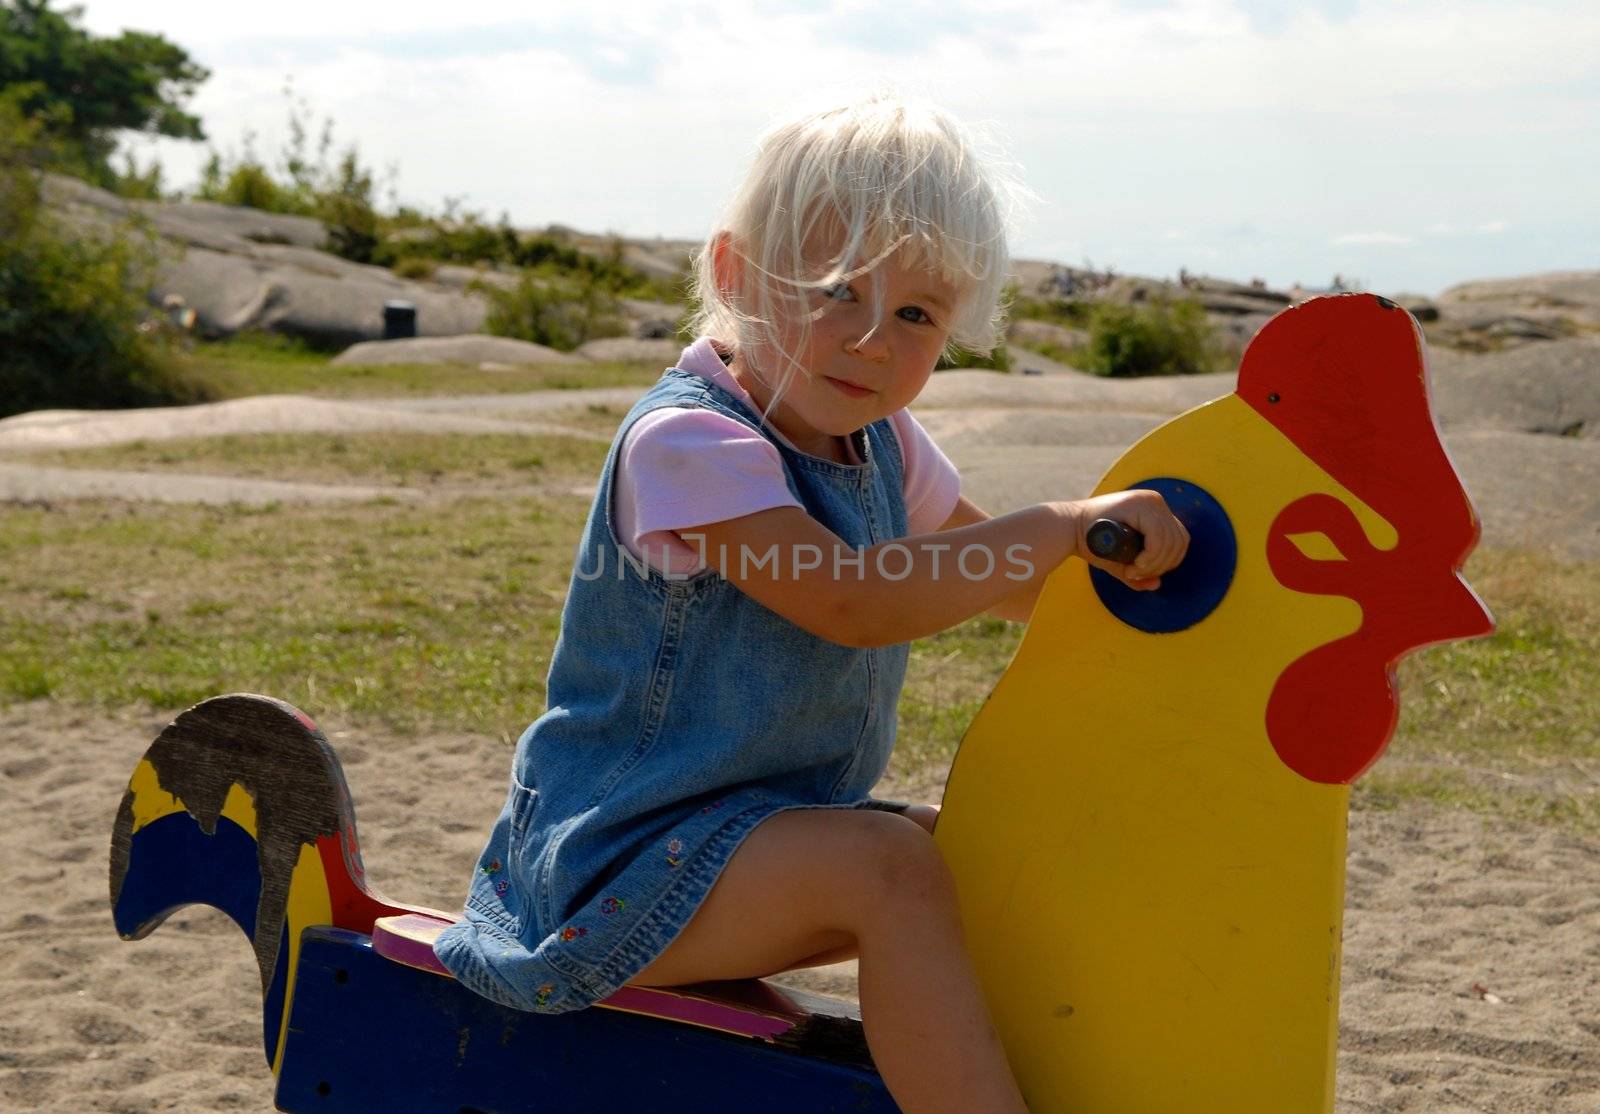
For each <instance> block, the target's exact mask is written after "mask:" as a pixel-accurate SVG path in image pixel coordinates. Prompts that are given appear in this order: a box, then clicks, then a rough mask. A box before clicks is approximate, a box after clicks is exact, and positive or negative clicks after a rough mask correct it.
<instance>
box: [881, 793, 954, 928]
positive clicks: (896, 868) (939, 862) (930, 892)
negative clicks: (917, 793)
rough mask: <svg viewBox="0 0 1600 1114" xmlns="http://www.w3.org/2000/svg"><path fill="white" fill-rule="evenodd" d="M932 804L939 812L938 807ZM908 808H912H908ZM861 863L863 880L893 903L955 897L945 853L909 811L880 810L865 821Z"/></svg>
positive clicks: (928, 824) (940, 900)
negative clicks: (905, 813)
mask: <svg viewBox="0 0 1600 1114" xmlns="http://www.w3.org/2000/svg"><path fill="white" fill-rule="evenodd" d="M913 807H918V808H929V809H930V811H931V812H932V813H933V814H934V815H935V816H936V815H937V814H938V810H937V809H931V806H913ZM908 812H909V810H908ZM866 828H867V830H866V832H865V833H864V837H865V838H864V841H863V844H864V845H863V847H862V849H861V858H860V862H861V865H862V866H863V867H864V868H865V869H864V871H863V882H864V883H865V884H866V885H867V886H868V887H869V888H870V889H872V890H873V891H875V892H876V893H877V894H878V895H879V896H880V899H881V900H884V901H887V902H888V903H889V904H890V905H891V906H904V905H905V904H906V903H912V904H929V903H935V904H936V903H943V902H948V901H952V900H953V899H954V895H955V882H954V879H953V877H952V876H951V874H950V868H949V867H948V866H947V865H946V864H945V861H944V856H943V855H942V854H940V852H939V848H938V846H937V845H936V844H935V843H934V842H933V838H932V836H931V835H930V834H929V833H930V831H931V828H932V817H928V823H927V824H926V825H925V824H923V823H922V821H921V820H919V819H917V818H916V817H912V816H910V815H902V814H895V813H877V814H876V815H875V816H874V817H873V820H872V822H871V823H869V824H868V825H866Z"/></svg>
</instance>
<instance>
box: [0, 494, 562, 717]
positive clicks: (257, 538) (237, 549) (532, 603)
mask: <svg viewBox="0 0 1600 1114" xmlns="http://www.w3.org/2000/svg"><path fill="white" fill-rule="evenodd" d="M581 516H582V509H581V506H580V504H579V501H578V500H572V499H569V500H563V501H547V500H539V499H513V498H498V499H492V500H491V499H460V500H452V501H449V502H446V503H436V504H434V505H431V506H429V507H427V508H426V509H424V508H419V507H413V506H406V505H384V504H367V505H362V506H356V507H339V508H331V509H330V508H326V507H293V508H281V509H279V510H276V511H273V512H270V513H252V512H245V511H241V510H236V509H230V508H213V507H143V506H125V505H117V504H101V505H83V504H80V505H78V506H75V507H73V508H72V509H70V510H67V511H60V510H49V509H43V508H33V507H12V508H7V509H5V510H3V511H0V566H3V567H4V568H5V569H6V570H7V575H6V579H5V581H4V583H3V584H0V648H3V653H0V659H3V660H4V661H5V663H6V666H5V668H4V670H0V700H26V699H34V698H37V697H39V696H45V695H49V696H52V697H55V698H56V699H59V700H63V701H68V702H72V703H82V704H89V705H106V706H126V705H129V704H140V705H148V706H150V707H152V708H156V709H160V710H172V709H177V708H181V707H184V706H187V705H188V704H191V703H194V702H195V701H197V700H200V699H203V698H205V697H207V696H212V695H216V694H218V693H222V692H231V691H254V692H265V693H270V694H272V695H275V696H279V697H282V698H283V699H286V700H289V701H292V702H294V703H296V704H300V705H302V706H303V707H305V708H306V709H308V710H309V711H312V712H314V713H316V714H319V715H326V714H339V715H356V716H362V717H369V718H372V719H375V720H378V721H380V722H383V723H386V724H389V725H391V726H394V727H396V728H401V729H407V728H413V727H418V726H424V725H449V726H453V727H460V728H465V729H470V730H477V731H493V732H495V733H499V732H502V731H505V730H507V729H508V728H511V727H513V726H514V727H515V728H516V729H517V730H519V731H520V729H521V726H523V725H524V724H525V723H526V722H527V721H529V720H531V719H532V718H533V716H534V715H536V714H538V712H539V711H540V710H542V702H543V680H544V676H545V672H546V670H547V668H548V665H549V651H550V649H551V647H552V646H553V645H554V643H555V636H556V629H557V626H558V624H559V620H560V601H561V598H562V595H563V593H564V591H565V587H566V581H567V576H568V574H569V572H570V567H571V560H572V544H573V536H574V531H575V525H574V524H575V522H576V521H578V520H579V519H581ZM86 582H87V583H93V584H94V588H93V589H92V590H90V591H89V592H88V593H87V594H85V595H82V596H79V595H77V594H68V593H60V592H58V591H57V590H56V589H58V588H59V587H60V586H61V585H64V584H83V583H86Z"/></svg>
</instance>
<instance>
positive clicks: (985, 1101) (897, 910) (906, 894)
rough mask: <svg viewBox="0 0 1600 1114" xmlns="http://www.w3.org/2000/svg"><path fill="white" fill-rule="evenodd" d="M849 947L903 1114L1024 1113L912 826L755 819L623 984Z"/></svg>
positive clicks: (858, 817) (945, 880)
mask: <svg viewBox="0 0 1600 1114" xmlns="http://www.w3.org/2000/svg"><path fill="white" fill-rule="evenodd" d="M919 819H920V817H919ZM852 947H854V948H858V949H859V952H860V960H861V979H860V988H861V1020H862V1024H863V1025H864V1026H865V1028H866V1034H867V1043H868V1044H869V1045H870V1046H871V1049H872V1056H873V1060H874V1061H875V1062H876V1063H877V1065H878V1071H879V1072H880V1073H881V1074H882V1076H883V1080H884V1083H885V1084H886V1085H887V1086H888V1088H889V1091H890V1093H891V1094H892V1095H893V1096H894V1098H895V1101H896V1102H898V1103H899V1104H900V1106H901V1108H902V1109H904V1110H905V1111H907V1112H908V1114H937V1112H942V1111H950V1112H957V1111H959V1112H961V1114H974V1112H978V1111H982V1112H983V1114H1002V1112H1017V1111H1025V1110H1026V1109H1027V1108H1026V1107H1025V1106H1024V1105H1023V1101H1022V1096H1021V1094H1020V1092H1019V1091H1018V1090H1017V1084H1016V1081H1015V1079H1014V1078H1013V1077H1012V1075H1011V1069H1010V1067H1009V1066H1008V1065H1007V1063H1006V1058H1005V1051H1004V1049H1002V1048H1001V1046H1000V1041H999V1039H998V1038H997V1037H996V1035H995V1032H994V1026H993V1024H992V1023H991V1022H990V1020H989V1012H988V1007H987V1006H986V1005H985V1003H984V1000H983V994H982V991H981V990H980V989H979V987H978V981H977V977H976V976H975V975H974V973H973V970H972V962H971V960H970V959H969V958H968V957H967V951H966V946H965V943H964V942H963V938H962V932H961V918H960V912H959V909H958V907H957V904H956V895H955V886H954V884H953V882H952V880H951V877H950V872H949V869H948V868H947V867H946V866H945V864H944V860H943V858H942V857H940V855H939V850H938V848H937V847H936V846H934V843H933V840H932V839H931V838H930V836H929V834H928V832H927V830H925V828H924V827H923V826H921V825H920V824H919V823H918V822H917V820H916V819H908V818H907V817H905V816H899V815H896V814H894V813H889V812H877V811H872V810H860V811H850V812H845V811H841V810H825V809H808V810H796V811H791V812H781V813H778V814H777V815H775V816H772V817H770V818H768V819H767V820H765V821H763V822H762V823H761V824H760V825H758V826H757V827H756V829H755V830H754V831H752V832H751V833H750V835H748V836H747V837H746V838H745V840H744V842H743V843H742V844H740V846H739V849H738V851H737V852H735V854H734V856H733V858H732V860H730V861H729V863H728V866H727V868H726V869H725V870H724V871H723V872H722V876H721V877H720V878H719V879H718V880H717V883H716V885H715V886H713V887H712V889H711V893H710V894H709V895H708V896H707V897H706V900H705V903H704V904H703V905H702V906H701V907H700V910H699V912H697V913H696V914H695V917H694V919H693V920H691V921H690V922H689V924H688V926H687V927H686V928H685V929H684V930H683V932H682V934H681V935H679V937H678V938H677V939H676V940H674V941H673V943H672V945H671V946H670V947H668V948H667V950H666V951H665V952H663V953H662V955H661V956H660V957H659V958H658V959H657V960H656V961H655V962H654V963H652V964H651V965H650V966H649V967H647V968H645V969H644V970H643V971H642V972H640V974H639V976H638V977H637V978H635V979H634V980H633V981H634V983H635V984H636V985H640V986H676V985H679V984H682V983H689V982H701V981H704V980H708V979H736V978H749V977H754V976H761V975H770V974H774V973H776V972H778V971H784V970H788V969H790V968H792V967H795V966H797V965H800V964H802V963H806V962H808V961H816V960H818V959H820V958H822V957H825V956H828V955H830V954H832V955H834V956H836V957H837V958H839V959H842V958H847V957H848V953H849V950H850V949H851V948H852ZM824 961H827V962H832V961H833V960H832V959H827V960H824Z"/></svg>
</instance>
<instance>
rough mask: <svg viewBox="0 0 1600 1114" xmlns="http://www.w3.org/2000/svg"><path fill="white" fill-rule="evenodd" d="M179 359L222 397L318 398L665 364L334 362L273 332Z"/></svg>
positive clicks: (503, 386)
mask: <svg viewBox="0 0 1600 1114" xmlns="http://www.w3.org/2000/svg"><path fill="white" fill-rule="evenodd" d="M180 359H181V361H182V363H183V364H184V365H185V367H186V368H187V369H188V370H189V371H190V373H192V375H193V376H194V377H195V378H196V379H197V380H198V381H200V382H202V383H204V384H205V385H206V386H207V387H208V388H209V389H210V391H211V392H212V393H213V394H214V395H215V396H216V397H218V398H244V397H246V396H250V395H277V394H295V395H312V396H315V397H318V398H394V397H415V396H424V395H443V394H454V395H472V394H514V393H520V392H523V391H543V390H578V389H581V388H585V387H633V386H638V387H645V386H649V385H650V384H651V383H654V382H655V381H656V380H657V379H658V378H660V376H661V368H660V367H658V366H657V365H655V364H653V363H649V364H642V363H594V364H544V365H538V366H533V367H519V368H512V369H508V370H503V371H496V370H487V371H486V370H484V369H482V368H480V367H478V366H477V365H476V364H407V365H400V366H396V367H334V366H333V365H332V363H331V361H332V359H333V355H332V354H331V353H328V352H319V351H317V350H316V349H313V348H311V347H309V346H307V345H306V344H304V343H302V342H299V341H296V340H294V339H292V338H286V337H280V336H274V335H271V334H254V335H252V334H242V335H240V336H237V337H233V338H230V339H228V340H222V341H201V342H199V343H197V344H196V345H195V347H194V350H193V351H191V352H188V353H186V354H184V355H183V356H182V357H180Z"/></svg>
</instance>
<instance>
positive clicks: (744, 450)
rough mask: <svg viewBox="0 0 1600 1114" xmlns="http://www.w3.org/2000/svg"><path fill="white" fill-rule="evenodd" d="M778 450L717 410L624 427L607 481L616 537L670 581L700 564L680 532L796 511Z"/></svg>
mask: <svg viewBox="0 0 1600 1114" xmlns="http://www.w3.org/2000/svg"><path fill="white" fill-rule="evenodd" d="M800 505H801V504H800V501H799V500H798V499H796V498H795V497H794V493H793V492H791V491H790V490H789V484H788V481H787V480H786V479H785V477H784V470H783V461H782V459H781V458H780V457H779V456H778V450H777V447H776V446H774V445H773V444H772V442H771V441H769V440H767V439H766V438H765V437H763V436H762V435H761V434H759V433H757V432H756V431H755V430H753V429H751V428H750V427H749V426H747V425H745V424H744V423H742V422H740V421H738V420H736V419H734V418H730V417H727V416H726V415H724V414H719V413H717V412H716V411H714V410H705V409H700V408H697V407H695V408H690V407H677V406H668V407H662V408H661V409H658V410H652V411H650V412H649V413H648V414H645V415H643V416H642V417H640V418H639V419H638V420H637V421H635V422H634V423H633V425H632V426H630V427H629V428H628V431H627V433H626V434H625V435H624V436H623V439H622V446H621V448H620V450H619V451H618V456H617V468H616V472H615V474H614V476H613V479H612V507H613V509H614V513H615V516H616V529H617V537H618V540H620V541H621V542H622V543H623V545H625V546H626V547H627V548H628V550H629V552H631V553H632V554H633V555H634V556H635V557H637V558H642V559H643V560H645V561H646V562H647V563H649V564H650V565H652V566H654V567H655V568H657V569H660V570H662V571H664V572H669V573H672V574H674V575H685V574H693V573H696V572H699V571H701V570H702V569H703V568H704V567H705V565H704V563H703V562H702V561H701V560H700V554H699V551H698V549H697V548H695V547H694V546H691V545H689V544H688V543H686V542H684V541H683V540H682V539H681V538H679V537H678V536H677V531H680V530H687V529H691V528H693V527H695V526H704V525H706V524H707V523H710V522H723V521H726V520H727V519H730V518H741V517H743V516H744V515H747V514H755V513H756V512H757V511H764V510H771V509H772V508H774V507H798V506H800Z"/></svg>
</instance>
